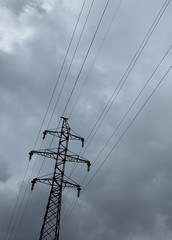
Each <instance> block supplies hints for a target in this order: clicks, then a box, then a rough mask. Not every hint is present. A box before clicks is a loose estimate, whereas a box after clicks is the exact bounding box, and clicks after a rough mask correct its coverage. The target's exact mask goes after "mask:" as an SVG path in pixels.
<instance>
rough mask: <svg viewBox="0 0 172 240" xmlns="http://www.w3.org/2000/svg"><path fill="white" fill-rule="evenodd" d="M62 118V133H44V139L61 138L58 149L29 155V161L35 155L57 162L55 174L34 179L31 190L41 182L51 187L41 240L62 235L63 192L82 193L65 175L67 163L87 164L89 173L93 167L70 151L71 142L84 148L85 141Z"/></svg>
mask: <svg viewBox="0 0 172 240" xmlns="http://www.w3.org/2000/svg"><path fill="white" fill-rule="evenodd" d="M61 118H62V125H61V128H60V131H58V129H54V130H46V131H44V132H43V139H44V138H45V136H46V135H47V134H50V135H53V136H54V137H58V138H59V144H58V148H53V149H41V150H38V151H36V150H32V151H31V152H30V153H29V159H31V157H32V155H33V154H37V155H40V156H43V157H48V158H51V159H54V160H55V167H54V172H53V173H52V174H48V175H46V177H45V176H44V177H39V178H34V179H33V180H32V181H31V182H32V187H31V189H32V190H33V188H34V185H35V183H36V182H41V183H44V184H48V185H50V186H51V190H50V194H49V198H48V203H47V206H46V211H45V215H44V220H43V224H42V228H41V232H40V237H39V240H50V239H51V240H59V233H60V216H61V203H62V191H63V189H64V188H66V187H72V188H76V189H77V191H78V197H79V194H80V191H81V187H80V185H78V184H77V183H75V182H74V181H72V180H71V179H70V181H69V178H68V177H66V175H65V165H66V163H67V162H74V163H86V164H87V166H88V171H89V168H90V166H91V164H90V161H88V160H86V159H84V158H81V157H79V155H76V154H74V153H73V152H71V151H69V149H68V145H69V141H70V140H80V141H81V142H82V146H84V139H83V138H82V137H81V136H79V135H77V134H75V133H73V132H72V131H71V129H70V126H69V124H68V119H67V118H64V117H61Z"/></svg>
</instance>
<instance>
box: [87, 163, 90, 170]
mask: <svg viewBox="0 0 172 240" xmlns="http://www.w3.org/2000/svg"><path fill="white" fill-rule="evenodd" d="M87 167H88V168H87V171H88V172H89V171H90V167H91V163H90V162H88V163H87Z"/></svg>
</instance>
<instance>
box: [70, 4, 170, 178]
mask: <svg viewBox="0 0 172 240" xmlns="http://www.w3.org/2000/svg"><path fill="white" fill-rule="evenodd" d="M169 2H170V1H169V0H166V1H165V2H164V4H163V5H162V7H161V8H160V10H159V12H158V14H157V16H156V17H155V19H154V21H153V23H152V24H151V26H150V28H149V30H148V31H147V33H146V35H145V37H144V39H143V40H142V42H141V44H140V46H139V47H138V49H137V51H136V53H135V54H134V56H133V58H132V60H131V62H130V64H129V65H128V67H127V69H126V70H125V72H124V74H123V76H122V78H121V79H120V81H119V83H118V85H117V87H116V88H115V90H114V91H113V93H112V95H111V97H110V98H109V100H108V102H107V104H106V105H105V107H104V109H103V111H102V112H101V114H100V116H99V118H98V119H97V121H96V122H95V124H94V126H93V128H92V130H91V131H90V133H89V135H88V136H87V138H86V143H87V146H86V148H85V149H84V151H83V152H82V156H83V155H84V153H85V152H86V150H87V149H88V147H89V145H90V144H91V141H92V140H93V138H94V136H95V134H96V133H97V131H98V129H99V127H100V125H101V124H102V122H103V121H104V119H105V117H106V114H107V113H108V111H109V110H110V108H111V106H112V104H113V103H114V101H115V99H116V98H117V96H118V94H119V93H120V91H121V89H122V87H123V85H124V83H125V82H126V80H127V78H128V76H129V74H130V73H131V71H132V69H133V67H134V66H135V64H136V62H137V60H138V58H139V56H140V54H141V53H142V51H143V49H144V48H145V46H146V44H147V42H148V40H149V39H150V37H151V35H152V33H153V31H154V30H155V28H156V26H157V24H158V23H159V21H160V19H161V17H162V15H163V14H164V12H165V10H166V8H167V6H168V4H169ZM123 79H124V81H123V82H122V80H123ZM120 85H121V86H120ZM118 88H119V89H118ZM115 93H116V95H115ZM109 103H110V105H109ZM108 105H109V107H108ZM104 113H105V114H104ZM103 114H104V116H103ZM102 116H103V118H102V119H101V117H102ZM100 119H101V121H100V122H99V120H100ZM98 123H99V125H98V126H97V124H98ZM96 126H97V128H96ZM95 128H96V130H95ZM93 132H94V134H93V135H92V137H91V139H90V140H89V138H90V136H91V134H92V133H93ZM88 140H89V142H88ZM76 166H77V164H75V165H74V166H73V169H72V171H71V174H70V176H71V175H72V174H73V172H74V170H75V168H76Z"/></svg>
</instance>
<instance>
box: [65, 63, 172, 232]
mask: <svg viewBox="0 0 172 240" xmlns="http://www.w3.org/2000/svg"><path fill="white" fill-rule="evenodd" d="M171 69H172V66H171V67H169V69H168V70H167V71H166V73H165V74H164V76H163V77H162V78H161V80H160V81H159V82H158V84H157V85H156V87H155V88H154V89H153V91H152V92H151V94H150V95H149V97H148V98H147V99H146V101H145V102H144V104H143V105H142V107H141V108H140V109H139V111H138V112H137V113H136V115H135V116H134V118H133V119H132V121H131V122H130V124H129V125H128V126H127V128H126V129H125V130H124V132H123V133H122V135H121V136H120V137H119V138H118V140H117V142H116V143H115V145H114V146H113V147H112V149H111V150H110V152H109V153H108V154H107V156H106V157H105V159H104V160H103V162H102V163H101V164H100V166H99V167H98V169H97V170H96V171H95V173H94V175H93V176H92V177H91V178H90V180H89V181H88V182H87V184H86V185H85V187H84V189H83V190H82V193H84V192H85V191H86V189H87V188H88V186H89V184H90V183H91V182H92V180H93V179H94V178H95V177H96V175H97V173H98V172H99V171H100V169H101V168H102V167H103V165H104V163H105V162H106V161H107V160H108V158H109V156H110V155H111V153H112V152H113V151H114V149H115V148H116V147H117V145H118V144H119V142H120V141H121V140H122V138H123V137H124V135H125V134H126V132H127V131H128V130H129V128H130V127H131V126H132V124H133V123H134V121H135V120H136V119H137V117H138V116H139V114H140V113H141V111H142V110H143V108H144V107H145V106H146V104H147V103H148V101H149V100H150V98H151V97H152V96H153V94H154V93H155V92H156V90H157V89H158V87H159V86H160V84H161V83H162V82H163V80H164V79H165V77H166V76H167V74H168V73H169V72H170V70H171ZM77 201H78V198H76V199H74V200H73V201H72V206H71V209H70V211H69V213H68V215H67V217H66V220H65V221H64V223H63V226H62V227H63V228H64V227H65V225H66V223H67V221H68V219H69V217H70V215H71V213H72V211H73V209H74V207H75V205H76V203H77Z"/></svg>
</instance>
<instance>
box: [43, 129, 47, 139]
mask: <svg viewBox="0 0 172 240" xmlns="http://www.w3.org/2000/svg"><path fill="white" fill-rule="evenodd" d="M46 135H47V130H45V131H44V132H43V139H45V136H46Z"/></svg>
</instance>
